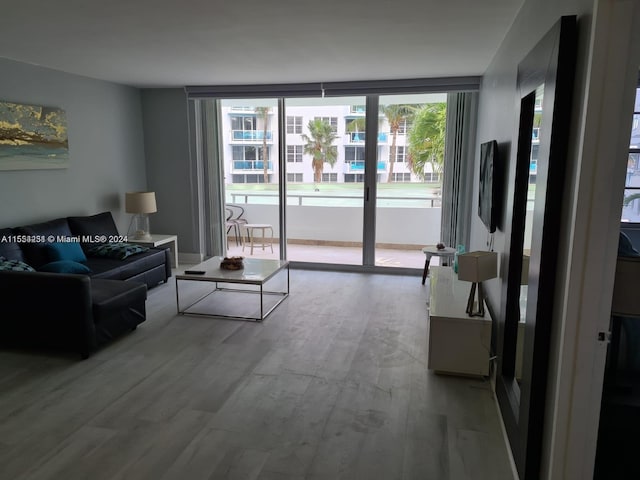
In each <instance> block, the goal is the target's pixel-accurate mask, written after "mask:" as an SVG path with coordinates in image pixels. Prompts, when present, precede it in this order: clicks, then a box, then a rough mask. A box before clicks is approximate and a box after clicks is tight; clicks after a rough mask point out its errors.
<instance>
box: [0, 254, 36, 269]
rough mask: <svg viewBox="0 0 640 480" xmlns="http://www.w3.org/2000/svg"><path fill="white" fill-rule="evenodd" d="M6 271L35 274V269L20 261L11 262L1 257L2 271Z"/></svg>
mask: <svg viewBox="0 0 640 480" xmlns="http://www.w3.org/2000/svg"><path fill="white" fill-rule="evenodd" d="M4 270H11V271H14V272H35V270H34V269H33V267H31V266H30V265H27V264H26V263H24V262H22V261H20V260H9V259H7V258H4V257H0V271H4Z"/></svg>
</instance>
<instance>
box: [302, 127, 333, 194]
mask: <svg viewBox="0 0 640 480" xmlns="http://www.w3.org/2000/svg"><path fill="white" fill-rule="evenodd" d="M307 128H308V129H309V135H307V134H306V133H305V134H303V135H302V140H304V141H305V142H306V143H305V145H304V153H308V154H310V155H311V168H312V169H313V182H314V184H315V185H316V186H315V190H316V191H317V190H318V188H317V184H318V183H321V182H322V171H323V169H324V162H327V163H328V164H329V165H331V167H332V168H333V166H334V165H335V164H336V160H337V158H338V150H337V148H336V147H335V146H334V145H333V141H334V140H335V139H336V138H338V136H337V135H336V134H335V133H334V132H333V131H332V129H331V125H330V124H329V123H328V122H325V121H324V120H320V119H316V120H310V121H309V124H308V125H307Z"/></svg>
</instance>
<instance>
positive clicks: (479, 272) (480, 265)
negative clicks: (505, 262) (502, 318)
mask: <svg viewBox="0 0 640 480" xmlns="http://www.w3.org/2000/svg"><path fill="white" fill-rule="evenodd" d="M497 276H498V254H497V253H496V252H469V253H463V254H461V255H458V279H459V280H463V281H465V282H472V283H471V291H470V292H469V300H468V301H467V310H466V312H467V315H469V316H470V317H484V298H485V297H484V289H483V288H482V282H484V281H485V280H490V279H492V278H496V277H497ZM476 286H477V289H478V309H477V310H475V311H474V309H473V304H474V298H475V295H476Z"/></svg>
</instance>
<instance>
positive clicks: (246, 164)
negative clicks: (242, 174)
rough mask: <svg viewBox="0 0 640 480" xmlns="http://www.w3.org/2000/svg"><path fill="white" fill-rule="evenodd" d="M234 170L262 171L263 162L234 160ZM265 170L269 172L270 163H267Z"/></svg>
mask: <svg viewBox="0 0 640 480" xmlns="http://www.w3.org/2000/svg"><path fill="white" fill-rule="evenodd" d="M233 169H234V170H242V171H246V170H260V171H263V170H264V162H263V161H262V160H234V161H233ZM267 170H271V162H270V161H269V162H267Z"/></svg>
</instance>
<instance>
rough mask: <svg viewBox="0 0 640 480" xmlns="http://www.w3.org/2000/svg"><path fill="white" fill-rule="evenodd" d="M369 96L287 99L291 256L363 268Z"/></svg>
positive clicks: (289, 239)
mask: <svg viewBox="0 0 640 480" xmlns="http://www.w3.org/2000/svg"><path fill="white" fill-rule="evenodd" d="M365 116H366V109H365V97H339V98H330V99H329V98H313V99H311V98H302V99H298V98H287V99H286V100H285V115H284V120H285V131H286V134H285V142H286V159H285V160H286V161H285V162H283V163H285V168H286V179H287V188H286V192H287V193H286V196H287V212H286V213H287V215H286V217H287V258H288V259H289V260H293V261H300V262H311V263H326V264H343V265H362V245H363V199H364V196H363V192H364V173H365V157H364V149H365V139H366V129H365Z"/></svg>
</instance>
